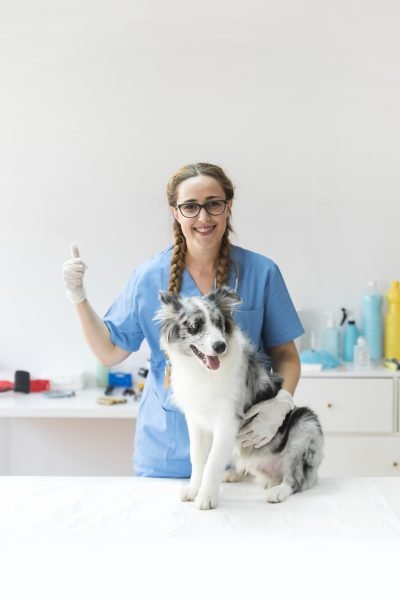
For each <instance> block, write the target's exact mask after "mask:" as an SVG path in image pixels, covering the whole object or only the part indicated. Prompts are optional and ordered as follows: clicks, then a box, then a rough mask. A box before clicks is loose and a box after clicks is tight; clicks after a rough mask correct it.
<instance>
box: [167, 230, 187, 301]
mask: <svg viewBox="0 0 400 600" xmlns="http://www.w3.org/2000/svg"><path fill="white" fill-rule="evenodd" d="M185 254H186V240H185V236H184V235H183V233H182V229H181V226H180V225H179V223H178V221H174V247H173V250H172V257H171V268H170V272H169V288H168V291H169V293H170V294H179V290H180V289H181V283H182V273H183V269H184V268H185Z"/></svg>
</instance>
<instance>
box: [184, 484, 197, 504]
mask: <svg viewBox="0 0 400 600" xmlns="http://www.w3.org/2000/svg"><path fill="white" fill-rule="evenodd" d="M198 491H199V488H198V487H197V486H194V485H193V484H192V483H188V484H187V485H185V486H183V488H182V490H181V500H182V502H193V500H194V499H195V498H196V496H197V493H198Z"/></svg>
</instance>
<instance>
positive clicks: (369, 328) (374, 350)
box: [362, 281, 383, 360]
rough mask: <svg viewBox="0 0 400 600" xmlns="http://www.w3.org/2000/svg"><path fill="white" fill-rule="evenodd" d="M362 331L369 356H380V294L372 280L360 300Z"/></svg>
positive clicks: (381, 329)
mask: <svg viewBox="0 0 400 600" xmlns="http://www.w3.org/2000/svg"><path fill="white" fill-rule="evenodd" d="M362 316H363V333H364V337H365V340H366V342H367V344H368V348H369V354H370V358H371V359H372V360H379V359H381V358H382V341H383V340H382V338H383V326H382V296H381V294H379V292H378V288H377V285H376V283H375V282H374V281H369V282H368V288H367V291H366V293H365V295H364V298H363V301H362Z"/></svg>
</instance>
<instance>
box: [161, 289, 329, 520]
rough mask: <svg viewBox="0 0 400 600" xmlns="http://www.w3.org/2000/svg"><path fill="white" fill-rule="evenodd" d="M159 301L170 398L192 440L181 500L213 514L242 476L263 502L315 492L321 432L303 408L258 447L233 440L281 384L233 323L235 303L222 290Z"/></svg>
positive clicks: (230, 294)
mask: <svg viewBox="0 0 400 600" xmlns="http://www.w3.org/2000/svg"><path fill="white" fill-rule="evenodd" d="M160 299H161V308H160V309H159V310H158V312H157V313H156V315H155V317H154V318H155V320H156V321H157V322H159V324H160V329H161V347H162V349H163V350H164V351H165V353H166V355H167V358H168V361H169V363H170V366H171V388H172V400H173V402H174V404H175V405H176V406H177V407H178V408H179V409H180V410H181V411H182V412H183V413H184V415H185V417H186V421H187V425H188V431H189V439H190V459H191V463H192V475H191V478H190V482H189V484H188V485H187V486H185V488H184V489H183V491H182V496H181V498H182V500H183V501H194V504H195V506H196V507H197V508H199V509H203V510H207V509H210V508H215V507H216V506H217V499H218V490H219V486H220V483H221V481H222V480H223V479H224V480H225V481H240V480H242V479H244V478H245V477H246V476H247V475H251V476H253V477H254V478H255V479H256V481H257V482H258V483H260V484H261V485H263V487H265V488H268V492H267V497H266V499H267V500H268V501H269V502H282V501H283V500H286V498H287V497H288V496H289V495H290V494H293V493H295V492H301V491H303V490H306V489H308V488H310V487H311V486H313V485H314V483H315V482H316V480H317V470H318V467H319V465H320V463H321V460H322V448H323V434H322V429H321V425H320V422H319V420H318V417H317V415H316V414H315V413H314V412H313V411H312V410H310V409H309V408H306V407H300V408H294V410H292V411H290V412H289V413H288V415H287V416H286V418H285V420H284V422H283V424H282V425H281V427H280V428H279V430H278V432H277V433H276V435H275V436H274V437H273V438H272V440H271V441H270V442H269V443H268V444H266V445H265V446H262V447H261V448H255V447H253V446H250V447H243V446H242V445H241V444H240V443H239V442H238V441H237V439H236V438H237V434H238V432H239V429H240V427H241V426H242V425H243V424H245V423H247V422H250V421H247V420H246V416H245V412H246V410H248V409H249V408H250V407H251V406H253V405H254V404H257V403H258V402H262V401H263V400H269V399H271V401H273V400H272V399H273V398H274V396H276V394H277V393H278V391H279V389H280V387H281V383H282V380H281V378H280V377H279V376H277V375H274V374H271V373H270V372H269V370H268V369H267V367H266V365H265V363H264V361H263V358H262V356H261V354H259V353H258V352H257V351H256V350H255V348H254V347H253V346H252V344H251V343H250V341H249V339H248V338H247V337H246V336H245V334H244V333H243V331H242V330H241V329H240V328H239V326H238V325H237V324H236V323H235V321H234V319H233V316H232V311H233V310H234V308H235V307H236V305H238V304H239V303H240V302H241V299H240V297H239V296H238V295H237V294H236V293H235V292H233V291H231V290H230V289H229V288H227V287H222V288H219V289H217V290H215V291H212V292H210V293H209V294H207V295H205V296H203V297H201V298H199V297H189V298H184V297H181V296H176V295H173V294H169V293H166V292H160ZM232 462H233V466H231V467H230V468H228V470H227V471H226V472H225V476H224V471H225V469H226V467H227V465H232Z"/></svg>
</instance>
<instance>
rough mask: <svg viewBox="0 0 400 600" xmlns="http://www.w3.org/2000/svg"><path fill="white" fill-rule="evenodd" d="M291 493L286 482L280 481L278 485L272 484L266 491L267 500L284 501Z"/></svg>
mask: <svg viewBox="0 0 400 600" xmlns="http://www.w3.org/2000/svg"><path fill="white" fill-rule="evenodd" d="M291 493H292V488H291V487H290V485H288V484H287V483H280V484H279V485H274V486H273V487H271V488H270V489H269V490H268V493H267V501H268V502H273V503H277V502H284V500H286V499H287V498H288V497H289V496H290V494H291Z"/></svg>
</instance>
